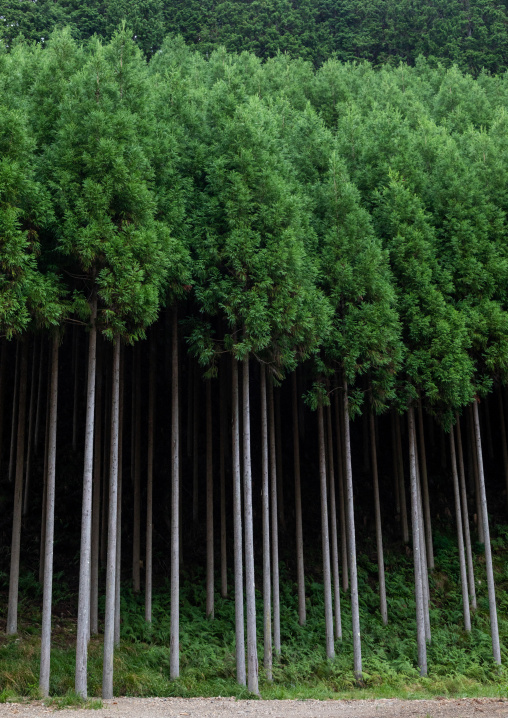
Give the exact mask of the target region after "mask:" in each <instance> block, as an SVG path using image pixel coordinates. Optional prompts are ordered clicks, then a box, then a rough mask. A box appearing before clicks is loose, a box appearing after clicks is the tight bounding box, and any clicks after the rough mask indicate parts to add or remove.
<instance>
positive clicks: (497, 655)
mask: <svg viewBox="0 0 508 718" xmlns="http://www.w3.org/2000/svg"><path fill="white" fill-rule="evenodd" d="M473 422H474V433H475V441H476V457H477V460H478V482H479V488H480V501H481V510H482V519H483V533H484V539H485V569H486V572H487V587H488V590H489V612H490V631H491V634H492V652H493V654H494V660H495V662H496V663H497V664H499V665H501V649H500V646H499V630H498V625H497V607H496V588H495V585H494V570H493V566H492V552H491V547H490V529H489V515H488V513H487V494H486V492H485V477H484V474H483V457H482V440H481V436H480V420H479V417H478V402H476V401H475V402H474V403H473Z"/></svg>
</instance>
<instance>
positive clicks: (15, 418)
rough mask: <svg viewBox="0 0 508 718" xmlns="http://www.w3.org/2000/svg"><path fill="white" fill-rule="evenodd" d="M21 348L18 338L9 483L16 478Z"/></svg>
mask: <svg viewBox="0 0 508 718" xmlns="http://www.w3.org/2000/svg"><path fill="white" fill-rule="evenodd" d="M19 348H20V341H19V339H18V340H16V364H15V368H14V394H13V397H12V413H11V417H12V418H11V443H10V449H9V471H8V478H9V483H10V482H11V481H12V479H13V478H14V464H15V456H16V427H17V425H18V407H19V399H18V395H19V364H20V360H19Z"/></svg>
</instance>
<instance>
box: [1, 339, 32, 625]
mask: <svg viewBox="0 0 508 718" xmlns="http://www.w3.org/2000/svg"><path fill="white" fill-rule="evenodd" d="M21 344H22V347H21V368H20V376H19V409H18V440H17V444H16V479H15V484H14V508H13V518H12V542H11V569H10V576H9V605H8V609H7V630H6V633H7V635H8V636H10V635H13V634H14V633H17V632H18V586H19V554H20V547H21V509H22V503H23V475H24V459H25V424H26V384H27V371H28V345H27V342H26V341H22V342H21Z"/></svg>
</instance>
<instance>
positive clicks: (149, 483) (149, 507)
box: [145, 329, 156, 623]
mask: <svg viewBox="0 0 508 718" xmlns="http://www.w3.org/2000/svg"><path fill="white" fill-rule="evenodd" d="M153 332H154V330H153V329H152V332H151V334H150V366H149V370H148V371H149V378H148V447H147V467H146V549H145V550H146V555H145V621H148V622H149V623H151V622H152V537H153V434H154V421H155V362H156V355H155V337H154V333H153Z"/></svg>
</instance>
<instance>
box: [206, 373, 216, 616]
mask: <svg viewBox="0 0 508 718" xmlns="http://www.w3.org/2000/svg"><path fill="white" fill-rule="evenodd" d="M213 534H214V531H213V431H212V384H211V380H210V379H208V381H207V382H206V617H207V618H213V617H214V589H215V586H214V560H213V559H214V551H213V543H214V541H213V539H214V535H213Z"/></svg>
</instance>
